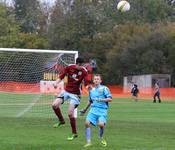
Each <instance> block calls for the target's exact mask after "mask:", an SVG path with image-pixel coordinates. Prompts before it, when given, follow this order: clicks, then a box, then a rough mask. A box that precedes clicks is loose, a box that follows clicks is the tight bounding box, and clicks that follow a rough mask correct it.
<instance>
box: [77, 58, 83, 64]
mask: <svg viewBox="0 0 175 150" xmlns="http://www.w3.org/2000/svg"><path fill="white" fill-rule="evenodd" d="M83 63H84V59H83V58H82V57H78V58H77V59H76V64H77V65H82V64H83Z"/></svg>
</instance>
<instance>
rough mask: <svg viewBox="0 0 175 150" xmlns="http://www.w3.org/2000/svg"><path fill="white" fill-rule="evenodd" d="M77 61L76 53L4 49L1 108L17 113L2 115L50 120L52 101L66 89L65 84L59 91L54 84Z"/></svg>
mask: <svg viewBox="0 0 175 150" xmlns="http://www.w3.org/2000/svg"><path fill="white" fill-rule="evenodd" d="M77 57H78V51H72V50H43V49H16V48H0V70H1V71H0V108H1V107H2V109H3V108H5V107H6V108H7V109H8V108H9V110H11V107H13V109H14V111H12V112H10V111H9V113H6V112H5V109H4V111H3V113H1V115H3V114H4V115H7V116H10V117H11V116H16V117H20V116H25V115H26V116H30V117H32V116H37V114H38V116H46V117H47V115H48V114H50V113H52V111H50V105H51V102H52V101H51V99H52V100H53V99H54V97H55V95H56V94H58V93H59V92H61V91H62V90H63V89H64V87H63V86H64V83H63V82H62V83H60V86H59V87H58V88H57V89H56V90H55V89H54V88H53V86H52V84H53V82H54V81H55V80H56V79H57V77H58V74H59V73H61V72H62V71H63V69H64V67H66V66H67V65H69V64H74V63H75V61H76V58H77ZM43 113H45V115H43ZM75 115H76V116H75V117H77V110H76V111H75Z"/></svg>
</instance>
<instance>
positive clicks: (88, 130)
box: [84, 121, 92, 148]
mask: <svg viewBox="0 0 175 150" xmlns="http://www.w3.org/2000/svg"><path fill="white" fill-rule="evenodd" d="M85 127H86V144H85V145H84V147H85V148H86V147H89V146H91V145H92V144H91V123H90V122H89V121H86V122H85Z"/></svg>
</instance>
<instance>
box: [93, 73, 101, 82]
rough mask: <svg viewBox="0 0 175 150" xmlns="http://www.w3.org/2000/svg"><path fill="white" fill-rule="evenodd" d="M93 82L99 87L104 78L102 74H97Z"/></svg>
mask: <svg viewBox="0 0 175 150" xmlns="http://www.w3.org/2000/svg"><path fill="white" fill-rule="evenodd" d="M93 82H94V84H95V85H99V84H101V82H102V77H101V75H100V74H95V75H94V77H93Z"/></svg>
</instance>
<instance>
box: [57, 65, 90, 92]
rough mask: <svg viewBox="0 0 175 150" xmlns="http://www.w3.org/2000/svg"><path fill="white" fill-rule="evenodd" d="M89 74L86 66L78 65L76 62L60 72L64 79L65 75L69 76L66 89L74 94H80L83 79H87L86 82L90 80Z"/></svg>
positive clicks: (61, 77)
mask: <svg viewBox="0 0 175 150" xmlns="http://www.w3.org/2000/svg"><path fill="white" fill-rule="evenodd" d="M87 74H88V73H87V70H86V69H85V68H84V67H82V66H79V67H77V65H75V64H74V65H70V66H68V67H66V68H65V69H64V72H63V73H62V74H60V76H59V78H60V79H63V78H64V77H65V76H67V77H68V83H67V85H66V87H65V90H66V91H67V92H70V93H72V94H77V95H80V94H81V83H82V81H83V80H85V82H88V81H87V80H88V79H87Z"/></svg>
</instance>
